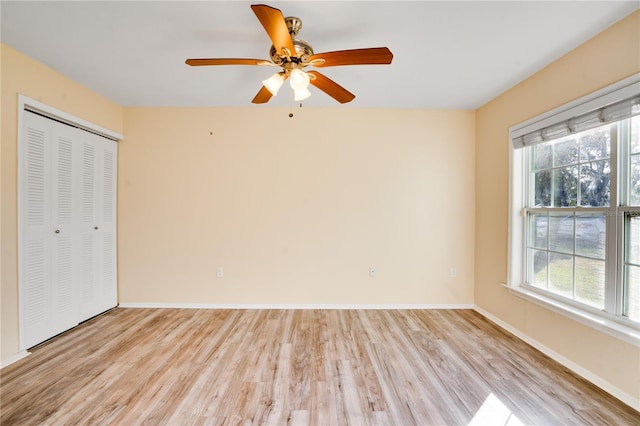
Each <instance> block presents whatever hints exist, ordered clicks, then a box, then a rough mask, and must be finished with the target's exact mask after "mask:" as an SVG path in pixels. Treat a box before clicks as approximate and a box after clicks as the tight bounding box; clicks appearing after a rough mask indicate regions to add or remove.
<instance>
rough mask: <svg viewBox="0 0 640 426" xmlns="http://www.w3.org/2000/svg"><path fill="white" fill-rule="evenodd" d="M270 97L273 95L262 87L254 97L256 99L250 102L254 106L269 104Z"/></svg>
mask: <svg viewBox="0 0 640 426" xmlns="http://www.w3.org/2000/svg"><path fill="white" fill-rule="evenodd" d="M272 96H273V95H272V94H271V92H270V91H269V89H267V88H266V87H264V86H262V87H261V88H260V90H259V91H258V94H257V95H256V97H255V98H253V100H252V101H251V102H252V103H254V104H266V103H267V102H269V99H271V97H272Z"/></svg>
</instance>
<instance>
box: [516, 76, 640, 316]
mask: <svg viewBox="0 0 640 426" xmlns="http://www.w3.org/2000/svg"><path fill="white" fill-rule="evenodd" d="M639 93H640V75H639V76H634V77H632V78H630V79H627V80H625V81H623V82H619V83H618V84H616V85H614V86H613V87H611V88H607V89H603V90H602V91H599V92H598V93H595V94H592V95H590V96H588V97H585V98H583V99H580V100H578V101H576V102H573V103H572V104H570V105H567V106H565V107H561V108H559V109H557V110H554V111H552V112H550V113H547V114H544V115H543V116H540V117H536V118H535V119H532V120H529V121H527V122H526V123H523V124H522V125H519V126H515V127H514V128H512V129H511V131H510V134H511V141H512V145H513V149H512V157H511V159H512V164H511V166H512V167H511V178H512V182H511V184H512V187H511V211H512V216H511V225H510V245H511V250H510V256H511V259H510V268H511V272H510V281H511V282H510V283H509V284H510V286H512V287H514V286H515V287H519V288H521V289H524V290H526V291H528V292H531V293H533V294H537V295H540V296H542V297H543V298H546V299H548V300H551V301H554V302H559V303H560V304H561V305H564V306H567V307H571V308H576V309H579V310H580V311H584V312H588V313H590V314H592V315H595V316H599V317H604V318H607V319H610V320H614V321H616V322H619V323H622V324H626V325H630V326H632V327H637V326H638V325H639V323H640V94H639Z"/></svg>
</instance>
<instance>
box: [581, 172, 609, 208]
mask: <svg viewBox="0 0 640 426" xmlns="http://www.w3.org/2000/svg"><path fill="white" fill-rule="evenodd" d="M610 176H611V166H610V163H609V160H602V161H591V162H590V163H585V164H581V165H580V205H581V206H594V207H597V206H608V205H609V197H610V191H609V181H610Z"/></svg>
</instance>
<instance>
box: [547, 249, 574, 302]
mask: <svg viewBox="0 0 640 426" xmlns="http://www.w3.org/2000/svg"><path fill="white" fill-rule="evenodd" d="M549 290H551V291H553V292H554V293H557V294H560V295H562V296H565V297H568V298H571V299H573V256H570V255H566V254H558V253H549Z"/></svg>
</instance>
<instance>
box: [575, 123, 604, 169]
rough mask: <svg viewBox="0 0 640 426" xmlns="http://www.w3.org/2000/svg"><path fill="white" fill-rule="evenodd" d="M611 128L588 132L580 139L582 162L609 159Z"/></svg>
mask: <svg viewBox="0 0 640 426" xmlns="http://www.w3.org/2000/svg"><path fill="white" fill-rule="evenodd" d="M609 133H610V129H609V126H604V127H600V128H597V129H593V130H591V131H588V132H586V133H585V134H583V135H582V137H581V138H580V161H581V162H583V161H593V160H601V159H605V158H609V156H610V153H611V143H610V135H609Z"/></svg>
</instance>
